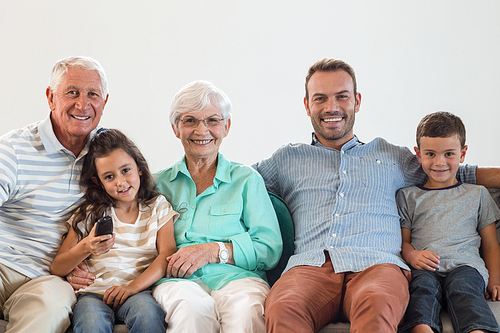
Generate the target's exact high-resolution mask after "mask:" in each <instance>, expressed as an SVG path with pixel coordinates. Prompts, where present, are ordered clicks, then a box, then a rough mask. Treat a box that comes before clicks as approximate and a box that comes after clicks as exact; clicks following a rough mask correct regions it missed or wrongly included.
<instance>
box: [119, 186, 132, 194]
mask: <svg viewBox="0 0 500 333" xmlns="http://www.w3.org/2000/svg"><path fill="white" fill-rule="evenodd" d="M131 188H132V186H129V187H127V188H126V189H124V190H121V191H118V193H120V194H123V193H126V192H128V190H130V189H131Z"/></svg>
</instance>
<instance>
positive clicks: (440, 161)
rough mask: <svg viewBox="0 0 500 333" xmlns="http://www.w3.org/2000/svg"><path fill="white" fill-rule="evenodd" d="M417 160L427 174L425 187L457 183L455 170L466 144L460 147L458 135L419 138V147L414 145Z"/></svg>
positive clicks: (462, 156)
mask: <svg viewBox="0 0 500 333" xmlns="http://www.w3.org/2000/svg"><path fill="white" fill-rule="evenodd" d="M415 152H416V153H417V157H418V161H419V162H420V163H421V164H422V169H423V170H424V172H425V173H426V174H427V176H429V179H428V181H427V183H426V184H425V187H429V188H443V187H449V186H452V185H455V184H456V183H457V178H456V177H457V171H458V167H459V165H460V163H462V162H463V161H464V159H465V153H466V152H467V146H465V147H464V148H461V145H460V140H459V139H458V136H456V135H454V136H451V137H447V138H430V137H427V136H423V137H421V138H420V148H418V147H415Z"/></svg>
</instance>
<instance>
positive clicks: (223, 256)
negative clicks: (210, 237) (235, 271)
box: [217, 242, 229, 264]
mask: <svg viewBox="0 0 500 333" xmlns="http://www.w3.org/2000/svg"><path fill="white" fill-rule="evenodd" d="M217 244H219V260H220V263H221V264H225V263H226V262H227V261H228V259H229V251H228V250H227V249H226V245H224V243H222V242H217Z"/></svg>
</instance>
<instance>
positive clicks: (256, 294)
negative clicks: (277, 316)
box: [212, 278, 269, 333]
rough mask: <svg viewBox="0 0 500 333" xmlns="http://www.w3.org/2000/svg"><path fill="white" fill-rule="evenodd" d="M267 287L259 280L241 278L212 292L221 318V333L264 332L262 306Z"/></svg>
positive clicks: (264, 282)
mask: <svg viewBox="0 0 500 333" xmlns="http://www.w3.org/2000/svg"><path fill="white" fill-rule="evenodd" d="M268 293H269V285H268V284H267V282H266V281H264V280H262V279H259V278H243V279H239V280H235V281H231V282H229V283H228V284H227V285H225V286H224V287H222V288H221V289H219V290H214V291H212V297H213V298H214V299H215V302H216V303H217V308H218V309H219V314H220V317H221V329H220V332H221V333H233V332H234V333H253V332H265V330H266V325H265V322H264V304H265V302H266V296H267V294H268Z"/></svg>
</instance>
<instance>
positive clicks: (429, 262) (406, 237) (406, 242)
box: [401, 228, 439, 271]
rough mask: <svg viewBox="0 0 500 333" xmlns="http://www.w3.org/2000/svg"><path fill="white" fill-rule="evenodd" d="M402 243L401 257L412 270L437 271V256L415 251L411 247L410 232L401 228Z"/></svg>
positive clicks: (427, 252) (431, 253)
mask: <svg viewBox="0 0 500 333" xmlns="http://www.w3.org/2000/svg"><path fill="white" fill-rule="evenodd" d="M401 236H402V237H403V243H402V245H401V256H402V257H403V259H404V260H405V261H406V262H407V263H408V264H409V265H410V266H411V267H413V268H414V269H420V270H428V271H435V270H437V269H439V256H438V255H436V254H435V253H433V252H431V251H417V250H415V248H414V247H413V245H411V230H410V229H407V228H401Z"/></svg>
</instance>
